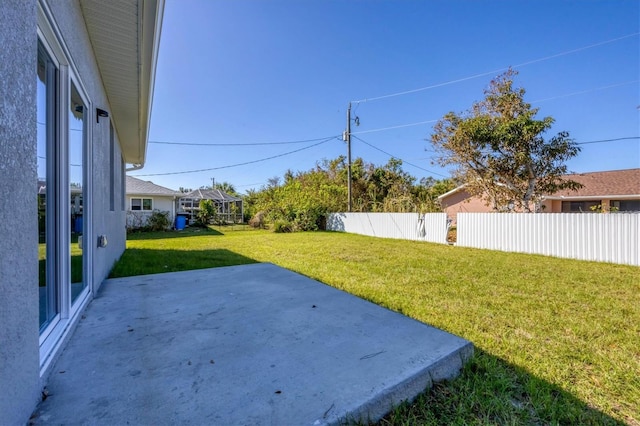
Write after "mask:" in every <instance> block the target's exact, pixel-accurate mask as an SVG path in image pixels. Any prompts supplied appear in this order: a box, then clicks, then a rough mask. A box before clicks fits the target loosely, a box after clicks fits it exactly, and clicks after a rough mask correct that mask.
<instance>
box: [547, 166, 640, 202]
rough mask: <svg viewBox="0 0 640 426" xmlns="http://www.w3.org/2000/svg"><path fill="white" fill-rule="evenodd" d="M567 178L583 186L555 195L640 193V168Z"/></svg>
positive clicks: (577, 174)
mask: <svg viewBox="0 0 640 426" xmlns="http://www.w3.org/2000/svg"><path fill="white" fill-rule="evenodd" d="M566 178H567V179H571V180H574V181H576V182H578V183H581V184H582V185H583V187H582V188H580V189H578V190H575V191H574V190H562V191H558V192H556V193H555V194H553V197H587V196H604V195H640V169H626V170H609V171H605V172H591V173H576V174H573V175H567V176H566Z"/></svg>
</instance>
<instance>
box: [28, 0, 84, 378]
mask: <svg viewBox="0 0 640 426" xmlns="http://www.w3.org/2000/svg"><path fill="white" fill-rule="evenodd" d="M37 39H38V41H39V42H40V43H41V44H42V46H43V48H44V50H45V51H46V52H47V54H48V55H49V57H50V58H51V61H52V63H53V65H54V66H55V67H56V68H57V81H56V83H55V84H56V87H55V90H54V92H55V98H54V99H53V100H47V105H48V107H51V108H54V109H55V114H53V116H55V133H52V134H51V135H50V137H48V138H47V152H51V153H52V154H53V155H52V156H51V157H52V158H48V156H47V159H46V162H47V172H46V173H47V179H49V177H52V178H53V182H52V184H53V186H54V187H53V188H50V189H48V190H47V193H48V194H52V196H53V197H54V198H55V200H47V202H52V205H54V207H52V208H51V209H50V210H47V219H46V220H47V230H46V233H47V240H46V241H47V242H46V244H47V247H51V253H52V254H53V255H52V259H51V262H49V259H47V268H46V269H47V280H54V282H55V285H54V286H55V289H56V290H55V291H56V293H57V294H56V295H55V297H56V303H57V305H58V312H57V314H56V315H55V316H54V317H53V318H52V319H51V321H50V322H49V324H47V325H46V326H45V327H43V328H42V329H41V330H40V372H41V374H42V373H43V372H44V371H45V370H46V369H47V367H48V365H49V363H50V362H51V360H52V354H55V353H56V352H57V350H58V349H59V348H60V345H61V344H62V342H63V340H64V337H65V336H66V334H67V333H68V332H69V331H70V330H71V326H72V325H73V324H74V323H75V322H76V321H77V320H78V318H79V314H80V312H81V311H82V310H83V309H84V307H85V306H86V304H87V303H88V301H89V300H90V298H91V294H92V291H93V279H92V278H93V268H92V265H93V250H94V245H93V244H92V242H93V240H94V238H93V227H92V216H93V214H92V208H91V207H92V205H93V200H92V188H93V179H92V172H93V170H92V162H91V158H92V149H91V145H92V136H93V135H92V131H93V121H92V120H93V119H95V116H94V115H93V104H92V102H91V99H90V98H89V96H88V95H87V93H88V92H87V90H86V88H85V86H84V84H83V83H82V80H81V79H80V77H79V73H78V71H77V67H76V66H75V64H74V63H73V61H72V59H71V58H72V56H71V55H70V53H69V50H68V48H67V47H66V45H65V44H64V42H63V39H62V37H61V36H60V31H59V30H58V29H57V27H56V25H55V20H54V19H53V17H52V14H51V12H50V10H49V9H48V5H46V4H45V3H44V2H42V1H38V26H37ZM34 77H35V76H34ZM72 84H73V85H74V86H75V88H76V90H77V92H78V94H79V95H80V97H81V98H82V100H83V102H84V105H85V107H86V115H85V116H84V117H83V120H84V126H83V127H84V134H83V148H82V151H83V152H82V159H83V165H84V167H83V196H84V197H83V221H82V222H83V225H82V226H83V247H84V250H83V259H82V269H83V271H82V273H83V281H84V282H86V285H85V287H84V288H83V289H82V291H81V292H80V294H79V295H78V297H77V298H76V300H75V302H74V303H73V304H72V303H71V246H70V244H71V235H70V234H71V224H70V222H71V221H70V217H71V216H70V211H71V190H70V171H69V168H70V164H69V163H70V161H69V142H70V139H69V132H70V129H69V114H70V97H71V85H72ZM50 144H53V146H50ZM50 212H51V214H49V213H50ZM49 216H51V217H49ZM47 256H48V254H47Z"/></svg>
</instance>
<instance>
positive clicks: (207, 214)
mask: <svg viewBox="0 0 640 426" xmlns="http://www.w3.org/2000/svg"><path fill="white" fill-rule="evenodd" d="M199 207H200V210H199V211H198V214H197V221H198V223H199V224H200V225H208V224H210V223H211V222H213V221H215V220H216V219H217V216H218V212H217V211H216V206H215V205H214V204H213V201H212V200H200V206H199Z"/></svg>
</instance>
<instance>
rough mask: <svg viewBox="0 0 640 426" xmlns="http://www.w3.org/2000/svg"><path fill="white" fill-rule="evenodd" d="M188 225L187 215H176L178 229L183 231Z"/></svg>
mask: <svg viewBox="0 0 640 426" xmlns="http://www.w3.org/2000/svg"><path fill="white" fill-rule="evenodd" d="M186 225H187V218H186V217H185V216H181V215H179V216H176V229H177V230H178V231H182V230H183V229H184V227H185V226H186Z"/></svg>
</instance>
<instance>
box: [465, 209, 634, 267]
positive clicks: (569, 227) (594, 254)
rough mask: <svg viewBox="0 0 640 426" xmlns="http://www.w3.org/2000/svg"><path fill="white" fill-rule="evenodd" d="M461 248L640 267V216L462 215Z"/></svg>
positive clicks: (569, 214) (560, 214)
mask: <svg viewBox="0 0 640 426" xmlns="http://www.w3.org/2000/svg"><path fill="white" fill-rule="evenodd" d="M456 245H458V246H463V247H475V248H483V249H492V250H502V251H511V252H521V253H535V254H544V255H548V256H556V257H565V258H571V259H580V260H595V261H599V262H612V263H621V264H627V265H636V266H640V213H610V214H598V213H458V217H457V242H456Z"/></svg>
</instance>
